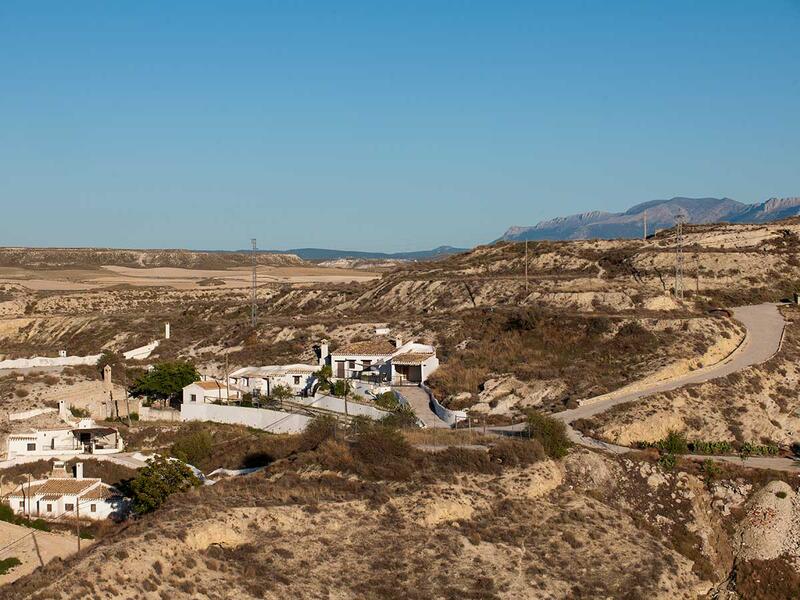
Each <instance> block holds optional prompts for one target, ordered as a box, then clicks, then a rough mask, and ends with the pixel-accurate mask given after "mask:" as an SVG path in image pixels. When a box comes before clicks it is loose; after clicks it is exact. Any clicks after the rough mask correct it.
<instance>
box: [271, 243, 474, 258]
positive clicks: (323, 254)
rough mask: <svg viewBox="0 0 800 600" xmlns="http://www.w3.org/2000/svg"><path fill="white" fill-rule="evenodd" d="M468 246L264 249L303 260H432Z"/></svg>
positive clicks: (463, 250) (462, 250) (457, 251)
mask: <svg viewBox="0 0 800 600" xmlns="http://www.w3.org/2000/svg"><path fill="white" fill-rule="evenodd" d="M466 250H467V248H453V247H452V246H439V247H438V248H434V249H433V250H418V251H416V252H391V253H389V252H362V251H359V250H331V249H328V248H293V249H291V250H264V251H263V252H266V253H270V254H294V255H295V256H299V257H300V258H302V259H303V260H337V259H339V258H356V259H363V260H430V259H432V258H440V257H444V256H450V255H451V254H458V253H459V252H466Z"/></svg>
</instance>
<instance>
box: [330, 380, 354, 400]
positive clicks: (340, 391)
mask: <svg viewBox="0 0 800 600" xmlns="http://www.w3.org/2000/svg"><path fill="white" fill-rule="evenodd" d="M350 389H351V388H350V382H349V381H347V380H346V379H339V380H337V381H336V383H334V384H333V387H332V388H331V392H332V393H333V395H334V396H339V397H340V398H341V397H343V396H344V395H345V394H347V393H349V392H350Z"/></svg>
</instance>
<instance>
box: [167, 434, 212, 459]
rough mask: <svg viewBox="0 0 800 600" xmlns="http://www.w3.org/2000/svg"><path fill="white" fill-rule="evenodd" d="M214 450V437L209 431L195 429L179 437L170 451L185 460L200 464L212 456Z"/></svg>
mask: <svg viewBox="0 0 800 600" xmlns="http://www.w3.org/2000/svg"><path fill="white" fill-rule="evenodd" d="M213 450H214V438H213V437H211V434H210V433H208V432H207V431H203V430H201V431H195V432H194V433H190V434H188V435H185V436H182V437H179V438H178V439H177V440H175V443H173V444H172V448H171V449H170V452H171V454H172V456H174V457H175V458H179V459H180V460H182V461H183V462H186V463H189V464H192V465H198V464H200V463H202V462H203V460H205V459H206V458H208V457H209V456H211V453H212V451H213Z"/></svg>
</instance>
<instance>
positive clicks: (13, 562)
mask: <svg viewBox="0 0 800 600" xmlns="http://www.w3.org/2000/svg"><path fill="white" fill-rule="evenodd" d="M21 564H22V561H21V560H20V559H18V558H17V557H16V556H9V557H8V558H4V559H2V560H0V575H5V574H6V573H8V572H9V571H10V570H11V569H13V568H14V567H18V566H19V565H21Z"/></svg>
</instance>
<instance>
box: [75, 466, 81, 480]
mask: <svg viewBox="0 0 800 600" xmlns="http://www.w3.org/2000/svg"><path fill="white" fill-rule="evenodd" d="M75 479H83V463H82V462H77V463H75Z"/></svg>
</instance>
